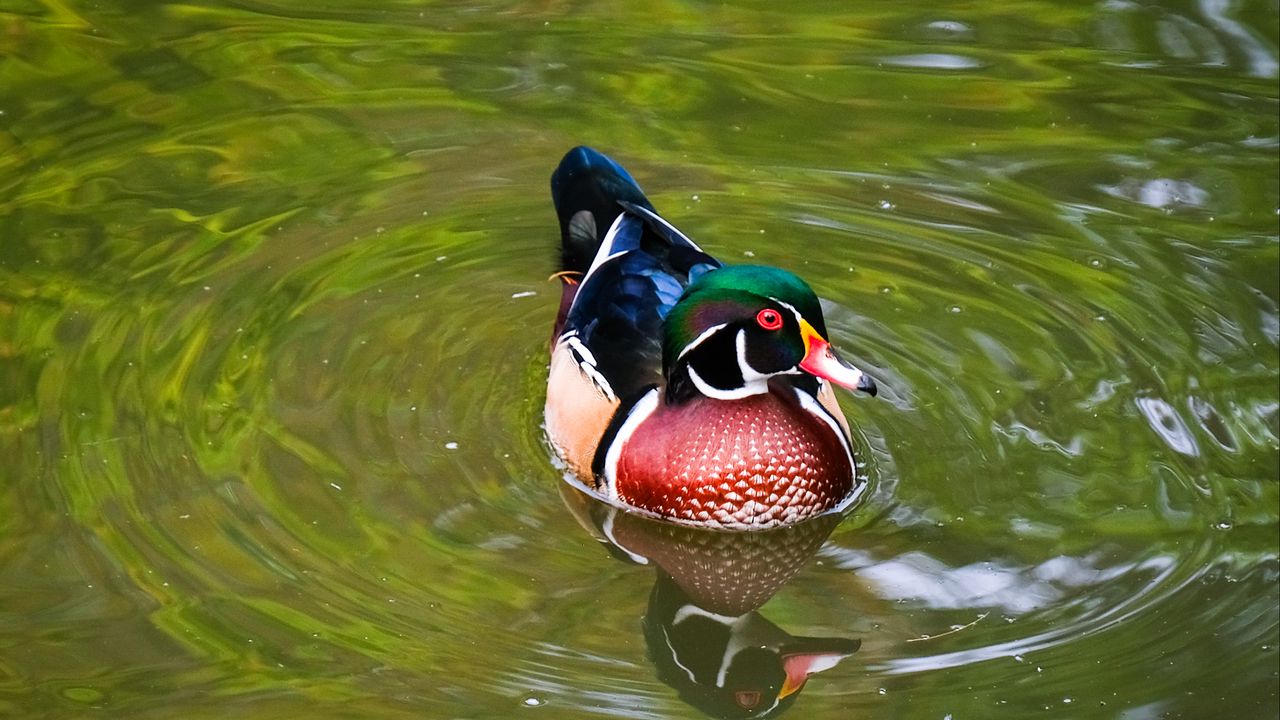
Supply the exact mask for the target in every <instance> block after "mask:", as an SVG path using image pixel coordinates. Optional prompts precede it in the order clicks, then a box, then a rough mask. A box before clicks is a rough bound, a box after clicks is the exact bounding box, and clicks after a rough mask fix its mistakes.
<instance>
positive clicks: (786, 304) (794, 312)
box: [769, 296, 812, 324]
mask: <svg viewBox="0 0 1280 720" xmlns="http://www.w3.org/2000/svg"><path fill="white" fill-rule="evenodd" d="M769 299H770V300H772V301H774V302H776V303H778V304H779V305H781V306H782V307H784V308H786V309H788V310H790V311H791V314H792V315H795V316H796V322H797V323H799V322H800V321H801V320H804V316H803V315H801V314H800V311H799V310H797V309H796V308H795V306H794V305H792V304H791V303H789V302H784V301H782V300H779V299H778V298H776V297H773V296H770V297H769ZM810 324H812V323H810Z"/></svg>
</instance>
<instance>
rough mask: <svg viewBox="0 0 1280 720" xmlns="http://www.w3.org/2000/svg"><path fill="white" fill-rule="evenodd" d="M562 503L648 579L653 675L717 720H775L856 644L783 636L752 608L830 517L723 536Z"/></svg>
mask: <svg viewBox="0 0 1280 720" xmlns="http://www.w3.org/2000/svg"><path fill="white" fill-rule="evenodd" d="M564 497H565V503H566V504H567V505H568V506H569V508H570V509H571V510H572V511H573V513H574V515H575V516H576V517H577V518H578V520H579V522H581V523H582V525H583V527H584V528H586V529H587V531H588V532H590V533H591V534H592V535H593V536H595V537H596V539H598V540H599V541H600V542H602V543H604V544H605V545H606V547H608V548H609V550H610V552H612V553H613V554H615V555H617V556H618V557H620V558H622V559H624V560H626V561H628V562H633V563H638V564H642V565H651V566H653V567H654V570H655V572H656V573H657V579H656V581H655V582H654V586H653V591H652V592H651V593H650V594H649V606H648V609H647V610H646V612H645V617H644V637H645V643H646V645H647V646H648V650H649V657H650V659H652V661H653V663H654V665H655V666H656V668H657V672H658V678H659V679H660V680H662V681H663V682H664V683H666V684H667V685H670V686H671V687H672V688H674V689H675V690H676V692H677V693H679V695H680V697H681V699H683V700H684V701H685V702H687V703H689V704H690V705H693V706H695V707H697V708H699V709H700V710H702V711H704V712H706V713H708V714H710V715H712V716H715V717H724V718H746V717H764V716H767V715H775V714H777V713H779V712H781V711H782V710H783V709H785V708H786V707H788V706H789V705H791V704H792V703H793V702H795V700H796V697H797V696H798V694H799V691H800V690H801V689H802V688H803V687H804V685H805V682H806V681H807V680H808V679H809V676H810V675H813V674H814V673H817V672H821V671H823V670H827V669H829V668H832V667H834V666H835V665H836V664H837V663H839V662H840V661H841V660H843V659H845V658H847V657H849V656H850V655H852V654H853V653H855V652H857V650H858V647H859V646H860V645H861V641H859V640H852V639H847V638H840V637H800V636H796V635H791V634H790V633H788V632H787V631H786V630H783V629H782V628H780V627H778V626H777V625H775V624H773V623H772V622H770V621H769V620H767V619H766V618H765V617H764V616H762V615H761V614H760V613H759V612H756V610H757V609H758V608H759V607H760V606H761V605H763V604H764V603H765V602H766V601H768V600H769V598H771V597H773V595H774V593H776V592H777V591H778V590H779V589H781V588H782V586H783V585H785V584H786V583H787V581H788V580H790V579H791V578H792V577H793V576H794V575H795V574H796V573H797V572H799V571H800V569H801V568H802V567H803V566H804V564H805V563H806V562H808V560H809V558H810V557H812V556H813V554H814V553H815V552H817V550H818V548H819V547H820V546H821V545H822V543H823V541H824V540H826V538H827V536H828V535H829V534H830V533H831V530H832V529H833V528H834V527H835V524H836V523H837V522H838V521H839V518H838V517H836V516H827V517H821V518H817V519H815V520H813V521H810V522H806V523H803V524H801V525H798V526H795V527H787V528H780V529H777V530H770V531H766V532H753V533H726V532H716V531H709V530H699V529H693V528H686V527H682V526H678V525H671V524H668V523H660V522H654V521H652V520H648V519H645V518H642V517H639V516H637V515H634V514H631V513H627V512H624V511H621V510H619V509H618V508H614V507H611V506H609V505H606V504H604V503H602V502H600V501H598V500H596V499H594V498H592V497H589V496H587V495H586V494H584V493H582V492H580V491H578V490H577V489H575V488H573V487H570V486H568V485H566V486H565V490H564Z"/></svg>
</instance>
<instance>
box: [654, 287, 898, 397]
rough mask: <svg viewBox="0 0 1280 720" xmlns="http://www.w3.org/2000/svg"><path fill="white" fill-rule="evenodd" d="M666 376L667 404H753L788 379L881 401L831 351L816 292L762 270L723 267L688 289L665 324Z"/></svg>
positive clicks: (869, 381)
mask: <svg viewBox="0 0 1280 720" xmlns="http://www.w3.org/2000/svg"><path fill="white" fill-rule="evenodd" d="M663 372H664V374H665V375H666V378H667V400H668V402H680V401H682V400H685V399H688V398H690V397H694V396H697V395H702V396H706V397H711V398H715V399H718V400H733V399H739V398H743V397H748V396H750V395H756V394H759V393H763V392H767V390H768V383H769V380H770V379H771V378H774V377H777V376H787V375H795V376H801V377H803V376H806V375H807V376H810V377H812V378H817V379H819V380H828V381H830V382H832V383H834V384H836V385H840V386H843V387H845V388H849V389H851V390H858V391H861V392H865V393H868V394H870V395H875V394H876V385H875V382H874V381H873V380H872V379H871V378H870V377H869V376H867V375H865V374H864V373H863V372H862V371H861V370H859V369H858V368H856V367H854V366H853V365H850V364H849V363H847V362H845V361H844V360H841V359H840V357H839V356H838V355H836V353H835V350H834V349H833V348H832V347H831V343H830V342H829V341H828V340H827V327H826V322H825V321H824V320H823V317H822V307H821V305H820V304H819V303H818V297H817V295H815V294H814V292H813V290H812V289H810V288H809V286H808V285H807V284H805V282H804V281H803V280H801V279H800V278H798V277H796V276H795V275H793V274H792V273H789V272H787V271H785V270H780V269H778V268H772V267H762V266H755V265H734V266H728V267H722V268H719V269H716V270H712V271H711V272H708V273H706V274H704V275H702V276H701V277H699V278H697V279H696V280H694V281H693V282H692V283H690V284H689V286H688V288H686V289H685V291H684V294H683V295H682V296H681V298H680V300H679V302H677V303H676V304H675V306H674V307H672V309H671V312H670V313H669V314H668V316H667V318H666V322H665V324H664V335H663Z"/></svg>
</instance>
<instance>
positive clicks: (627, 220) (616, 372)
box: [551, 147, 720, 398]
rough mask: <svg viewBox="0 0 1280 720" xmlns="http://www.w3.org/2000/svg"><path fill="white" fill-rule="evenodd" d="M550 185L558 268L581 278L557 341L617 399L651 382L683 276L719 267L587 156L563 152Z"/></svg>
mask: <svg viewBox="0 0 1280 720" xmlns="http://www.w3.org/2000/svg"><path fill="white" fill-rule="evenodd" d="M551 187H552V196H553V198H554V199H555V202H556V210H557V213H558V214H559V216H560V225H561V236H562V246H561V247H562V250H561V255H562V259H563V263H564V265H563V269H564V270H566V271H570V272H581V273H583V277H582V279H581V284H580V285H579V286H578V287H577V289H576V293H575V295H574V297H573V300H572V305H571V306H570V307H569V309H568V315H567V317H566V319H565V322H564V325H563V326H562V328H561V333H560V336H559V337H560V338H561V339H562V340H564V341H565V342H567V343H568V344H569V346H570V349H571V350H572V351H573V353H574V356H575V359H577V360H578V362H579V365H582V366H584V371H586V372H587V373H588V375H591V376H592V377H593V378H594V379H596V382H597V385H600V384H602V383H603V388H602V389H605V390H606V392H607V393H608V394H611V395H613V396H615V397H618V398H627V397H628V396H630V395H632V394H634V393H635V392H636V391H638V390H639V389H641V388H643V387H646V386H648V385H652V384H654V383H656V382H658V381H659V380H660V379H661V373H662V321H663V319H664V318H666V316H667V313H668V312H669V311H670V310H671V308H672V306H673V305H675V303H676V301H677V300H678V299H679V298H680V295H681V293H683V292H684V288H685V286H687V285H688V284H689V282H690V280H692V279H694V278H696V277H698V276H699V275H701V274H702V273H705V272H708V271H710V270H713V269H715V268H717V267H719V266H720V263H719V262H718V261H717V260H716V259H715V258H713V257H711V256H710V255H707V254H706V253H704V252H703V251H702V249H701V248H699V247H698V246H697V244H695V243H694V242H693V241H692V240H690V239H689V238H688V237H687V236H686V235H685V234H684V233H682V232H680V231H679V230H677V229H676V228H675V227H673V226H672V225H671V224H670V223H668V222H667V221H666V220H664V219H663V218H662V217H661V216H660V215H658V213H657V211H655V210H654V208H653V205H652V204H651V203H650V202H649V200H648V199H647V198H646V197H645V196H644V193H643V192H641V190H640V187H639V186H638V185H637V184H636V182H635V180H633V179H632V178H631V176H630V175H629V174H627V171H626V170H624V169H623V168H622V167H621V166H620V165H618V164H617V163H615V162H614V161H613V160H611V159H609V158H608V157H606V156H604V155H602V154H600V153H598V152H596V151H595V150H592V149H590V148H585V147H578V148H574V149H573V150H570V151H569V153H568V154H567V155H566V156H565V159H564V160H562V161H561V163H560V167H559V168H557V169H556V172H555V174H554V175H552V181H551ZM588 248H589V254H588Z"/></svg>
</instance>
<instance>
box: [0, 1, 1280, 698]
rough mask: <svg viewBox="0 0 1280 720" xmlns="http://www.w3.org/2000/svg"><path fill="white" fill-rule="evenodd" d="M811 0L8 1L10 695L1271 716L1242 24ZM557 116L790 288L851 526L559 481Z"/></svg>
mask: <svg viewBox="0 0 1280 720" xmlns="http://www.w3.org/2000/svg"><path fill="white" fill-rule="evenodd" d="M838 5H839V4H830V3H809V2H801V3H790V4H782V5H762V4H751V3H728V4H715V3H700V2H679V1H673V2H652V3H640V2H637V3H595V4H592V3H563V2H537V3H522V2H488V3H458V2H436V3H426V2H420V3H415V2H376V3H375V2H367V1H366V0H354V1H353V2H349V3H337V2H321V3H303V2H295V1H293V0H278V1H272V0H241V1H237V2H215V3H204V4H177V3H164V2H160V3H138V2H127V1H120V2H100V3H90V2H81V1H79V0H68V1H66V2H56V1H54V0H6V1H5V2H3V3H0V717H13V718H90V717H120V718H222V717H239V718H245V719H246V720H258V719H265V718H300V717H307V718H351V717H359V718H423V717H426V718H510V717H521V716H527V717H530V718H533V717H543V718H570V719H574V718H634V719H637V720H648V719H654V720H657V719H660V718H699V717H708V716H711V717H749V716H752V715H759V714H761V713H764V712H765V711H769V712H770V713H772V714H776V715H783V716H786V717H794V718H818V719H824V718H832V719H835V718H850V717H857V718H937V719H941V718H954V719H955V720H960V719H962V718H1026V717H1051V718H1117V719H1122V720H1147V719H1151V720H1154V719H1156V718H1210V717H1241V718H1245V717H1248V718H1253V717H1257V718H1265V717H1275V716H1276V715H1277V713H1278V712H1280V696H1278V695H1280V677H1278V674H1280V671H1278V669H1277V668H1280V655H1278V654H1277V645H1278V644H1280V630H1278V622H1280V609H1278V607H1280V591H1278V589H1277V587H1278V586H1277V582H1278V577H1280V560H1278V555H1280V531H1278V525H1280V491H1278V480H1277V476H1278V475H1280V389H1278V385H1277V383H1278V382H1280V380H1278V378H1280V360H1278V354H1280V350H1278V346H1280V229H1278V225H1277V223H1278V222H1280V215H1278V213H1280V201H1278V195H1280V167H1278V164H1280V161H1278V159H1277V154H1278V152H1280V122H1278V120H1277V114H1278V113H1280V104H1278V101H1277V96H1278V95H1280V89H1278V86H1277V83H1278V77H1280V65H1278V61H1280V51H1278V49H1277V48H1278V46H1280V40H1278V37H1277V36H1278V34H1280V31H1278V30H1277V27H1278V18H1280V10H1278V9H1277V5H1276V3H1275V2H1274V0H1271V1H1270V2H1268V1H1267V0H1239V1H1236V2H1229V1H1227V0H1222V1H1217V0H1201V1H1200V2H1167V3H1139V2H1129V1H1128V0H1104V1H1102V2H1096V3H1067V2H1049V1H1047V0H1039V1H1036V0H1033V1H1030V2H1015V3H990V4H987V5H985V6H984V5H973V4H957V5H954V6H947V5H939V6H936V7H933V6H925V5H920V6H919V7H912V6H911V5H910V4H908V3H889V2H868V3H857V4H849V5H848V6H847V7H838ZM580 143H587V144H591V145H593V146H595V147H598V148H599V149H601V150H603V151H605V152H607V153H610V154H611V155H613V156H614V157H616V158H617V159H618V160H619V161H620V162H622V163H623V164H625V165H626V166H627V167H628V168H629V169H630V170H631V172H632V173H633V174H634V175H635V176H636V178H637V180H638V181H639V182H640V183H641V185H642V186H643V187H644V188H645V190H646V191H647V192H648V193H649V195H650V197H651V198H652V199H653V201H654V203H655V204H656V205H657V207H658V208H659V210H661V211H662V212H663V213H664V215H666V216H667V217H668V218H669V219H670V220H671V221H672V222H674V223H675V224H676V225H677V226H679V227H680V228H681V229H683V230H684V231H685V232H687V233H688V234H689V235H690V236H691V237H693V238H694V239H695V240H697V241H698V242H699V243H700V244H701V245H702V246H703V247H704V248H706V249H707V250H708V251H710V252H712V253H714V254H716V255H718V256H719V257H720V258H722V259H723V260H725V261H727V262H753V263H765V264H772V265H778V266H781V267H785V268H788V269H790V270H793V271H795V272H797V273H798V274H800V275H801V276H803V277H804V278H806V279H807V280H808V281H809V282H810V284H811V285H813V287H814V288H815V290H817V291H818V294H819V295H820V296H822V297H823V298H824V299H825V300H826V305H825V312H826V316H827V322H828V326H829V328H830V330H831V334H832V336H833V338H832V339H833V341H834V342H835V343H836V344H837V345H838V346H840V347H841V349H842V351H843V352H844V353H845V354H846V356H847V357H848V358H849V359H850V360H851V361H853V362H854V363H855V364H857V365H858V366H859V367H862V368H864V369H866V370H868V371H869V372H870V373H871V374H872V375H873V376H874V377H875V378H876V380H877V382H878V383H879V385H880V388H881V394H880V397H878V398H876V399H867V398H859V397H854V396H852V395H845V396H842V397H841V403H842V404H843V406H844V408H845V411H846V414H847V415H848V416H849V417H850V419H851V420H852V422H853V423H854V424H855V426H856V430H855V432H854V435H855V438H854V439H855V444H856V446H857V448H858V451H859V455H860V457H861V459H862V460H863V464H864V471H863V472H864V473H865V475H866V477H867V480H868V490H867V492H866V493H865V494H864V496H863V498H862V499H861V501H860V502H859V503H858V504H857V505H856V506H855V507H854V508H853V509H852V510H851V511H850V512H849V513H848V514H847V515H845V516H843V517H840V518H836V519H835V522H831V523H830V524H829V525H828V526H823V527H820V528H816V529H813V528H801V529H797V530H795V531H794V532H790V533H784V534H782V535H780V536H778V537H777V538H774V539H763V538H761V539H755V540H751V541H745V540H744V541H743V542H742V543H729V544H727V545H726V544H725V543H723V542H722V539H715V540H708V539H706V538H686V537H683V536H679V537H675V536H672V535H670V533H669V532H668V530H667V529H664V528H658V529H657V530H654V529H653V528H648V529H643V528H641V527H639V526H633V525H634V523H632V522H631V520H632V519H631V518H628V517H625V516H624V517H617V516H615V515H609V514H608V513H607V509H602V508H599V507H591V506H590V503H588V504H587V506H586V507H584V506H582V502H581V498H577V497H576V495H575V494H574V493H573V492H572V491H571V489H569V488H567V487H566V486H565V484H564V483H563V481H562V479H561V471H560V470H559V469H557V467H556V466H555V464H554V463H553V462H552V458H551V453H550V452H549V450H548V447H547V445H546V443H545V441H544V438H543V435H542V429H541V427H540V423H541V408H542V402H543V385H544V382H545V374H546V364H547V359H548V353H547V341H548V336H549V332H550V327H551V324H552V321H553V319H554V317H555V313H556V304H557V299H558V287H557V285H556V284H555V283H554V282H547V276H548V275H549V274H550V273H551V272H553V271H554V270H555V244H556V242H557V238H558V231H557V227H556V220H555V216H554V213H553V211H552V209H551V205H550V198H549V193H548V190H547V179H548V176H549V174H550V172H551V170H552V169H553V168H554V167H555V164H556V163H557V162H558V161H559V158H560V156H561V155H562V154H563V153H564V151H565V150H566V149H568V148H569V147H571V146H573V145H576V144H580ZM771 537H772V536H771ZM726 568H727V569H728V570H726ZM725 638H729V639H728V640H726V639H725ZM716 643H720V644H719V645H717V644H716ZM725 648H730V649H735V650H736V651H741V652H736V654H734V652H730V651H729V649H725ZM750 649H756V650H760V652H759V653H757V654H755V655H752V654H751V653H748V652H746V651H745V650H750ZM802 650H803V652H802ZM698 653H702V654H698ZM730 658H731V659H732V662H730ZM797 658H802V660H797ZM779 672H781V673H783V675H784V676H785V677H786V678H789V679H787V680H783V679H780V678H781V677H782V676H779V675H778V673H779ZM793 676H794V677H793ZM806 677H807V682H803V683H800V685H801V686H800V687H798V688H797V687H796V685H797V680H796V678H799V679H801V680H803V679H804V678H806ZM744 678H746V679H744ZM752 678H754V679H752ZM748 680H750V682H749V681H748ZM751 682H754V683H755V684H754V685H751V684H750V683H751ZM735 683H742V684H741V685H737V684H735ZM784 688H785V690H787V691H789V692H786V694H785V697H782V695H783V692H784ZM777 697H781V699H777V701H776V702H775V701H774V699H775V698H777Z"/></svg>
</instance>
